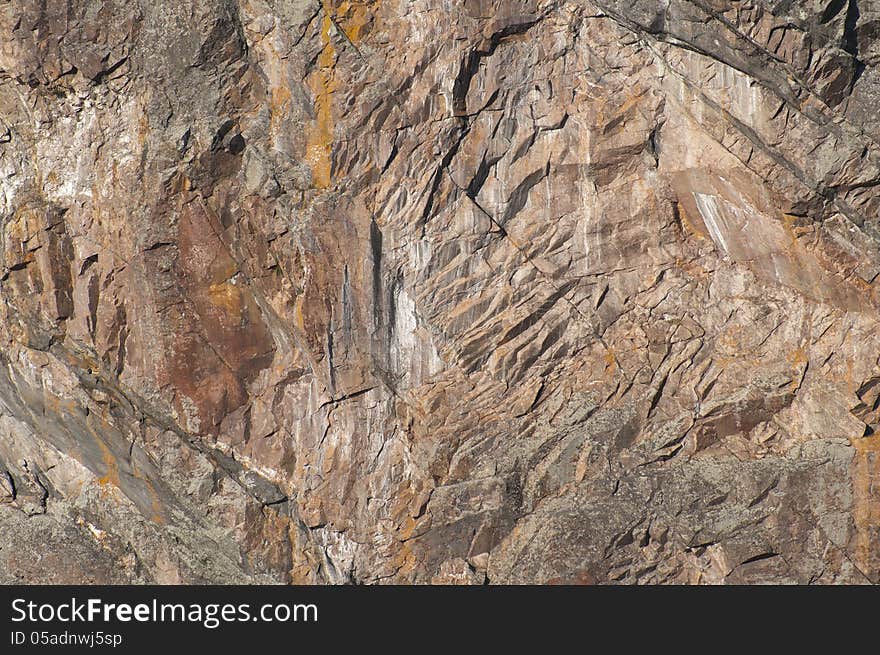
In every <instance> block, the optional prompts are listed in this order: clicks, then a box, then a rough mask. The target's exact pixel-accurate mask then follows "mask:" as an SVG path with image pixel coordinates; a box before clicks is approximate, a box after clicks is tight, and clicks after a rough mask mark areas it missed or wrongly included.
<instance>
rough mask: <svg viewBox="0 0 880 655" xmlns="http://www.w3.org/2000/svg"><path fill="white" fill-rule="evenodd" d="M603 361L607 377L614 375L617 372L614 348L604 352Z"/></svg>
mask: <svg viewBox="0 0 880 655" xmlns="http://www.w3.org/2000/svg"><path fill="white" fill-rule="evenodd" d="M603 359H604V360H605V372H606V373H607V374H608V375H614V373H615V372H616V371H617V355H616V353H615V352H614V348H609V349H608V350H606V351H605V355H603Z"/></svg>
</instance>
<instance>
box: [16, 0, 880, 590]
mask: <svg viewBox="0 0 880 655" xmlns="http://www.w3.org/2000/svg"><path fill="white" fill-rule="evenodd" d="M878 185H880V7H878V5H877V3H875V2H872V1H869V0H570V1H569V0H503V1H502V0H452V1H450V2H436V1H433V0H363V1H360V0H163V1H162V2H155V1H154V0H14V1H13V2H5V3H2V4H0V219H2V223H0V582H31V583H36V582H95V583H114V582H135V583H141V582H144V583H199V582H222V583H238V582H242V583H244V582H249V583H290V582H294V583H464V584H486V583H493V584H494V583H523V582H534V583H587V584H595V583H709V584H714V583H764V582H771V583H877V582H880V359H878V358H880V250H878V249H880V191H878V189H880V186H878Z"/></svg>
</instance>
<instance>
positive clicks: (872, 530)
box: [851, 434, 880, 575]
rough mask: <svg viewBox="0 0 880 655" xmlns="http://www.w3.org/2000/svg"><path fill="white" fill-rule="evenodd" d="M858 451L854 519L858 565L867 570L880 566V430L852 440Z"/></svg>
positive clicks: (854, 469) (855, 473)
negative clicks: (878, 497)
mask: <svg viewBox="0 0 880 655" xmlns="http://www.w3.org/2000/svg"><path fill="white" fill-rule="evenodd" d="M851 443H852V445H853V447H854V448H855V451H856V454H855V457H853V460H852V465H851V466H852V479H853V505H854V506H853V522H854V524H855V553H854V560H855V564H856V566H858V567H859V569H860V570H861V571H862V572H864V573H867V574H872V573H873V574H875V575H876V572H877V571H878V570H880V503H878V502H877V494H878V492H880V434H875V435H871V436H869V437H863V438H861V439H856V440H854V441H852V442H851Z"/></svg>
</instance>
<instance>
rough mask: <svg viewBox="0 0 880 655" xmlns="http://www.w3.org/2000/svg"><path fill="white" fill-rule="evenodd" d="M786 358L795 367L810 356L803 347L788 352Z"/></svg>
mask: <svg viewBox="0 0 880 655" xmlns="http://www.w3.org/2000/svg"><path fill="white" fill-rule="evenodd" d="M786 359H788V361H789V362H791V365H792V366H795V367H797V366H803V365H804V364H806V363H807V362H809V361H810V357H809V355H807V351H806V350H804V349H803V348H798V349H796V350H795V351H794V352H792V353H791V354H789V355H788V357H786Z"/></svg>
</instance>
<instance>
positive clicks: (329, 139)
mask: <svg viewBox="0 0 880 655" xmlns="http://www.w3.org/2000/svg"><path fill="white" fill-rule="evenodd" d="M376 4H378V3H376V2H351V1H349V0H344V1H343V2H341V3H339V4H338V6H336V7H334V2H333V0H322V1H321V7H322V10H323V11H322V12H321V14H322V18H321V54H320V55H319V56H318V66H317V70H315V72H314V73H312V74H311V75H310V76H309V87H310V88H311V90H312V93H313V94H314V96H315V118H314V120H313V121H312V125H311V127H310V129H309V130H308V134H307V141H306V161H307V162H308V164H309V166H310V167H311V169H312V186H313V187H314V188H316V189H326V188H327V187H329V186H330V184H331V182H332V174H333V170H332V169H333V159H332V157H333V131H334V128H335V124H334V122H333V94H334V93H336V91H337V90H338V89H339V80H338V79H337V76H336V48H335V46H334V45H333V39H332V37H331V31H332V30H333V27H334V23H335V24H338V25H339V27H340V28H341V29H342V31H343V32H344V33H345V36H346V37H347V38H348V40H349V41H351V42H352V43H356V42H357V41H358V40H359V39H360V38H361V37H362V36H363V32H364V28H365V27H367V26H368V25H369V24H370V23H371V21H372V17H373V13H372V10H373V8H374V7H375V6H376Z"/></svg>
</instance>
